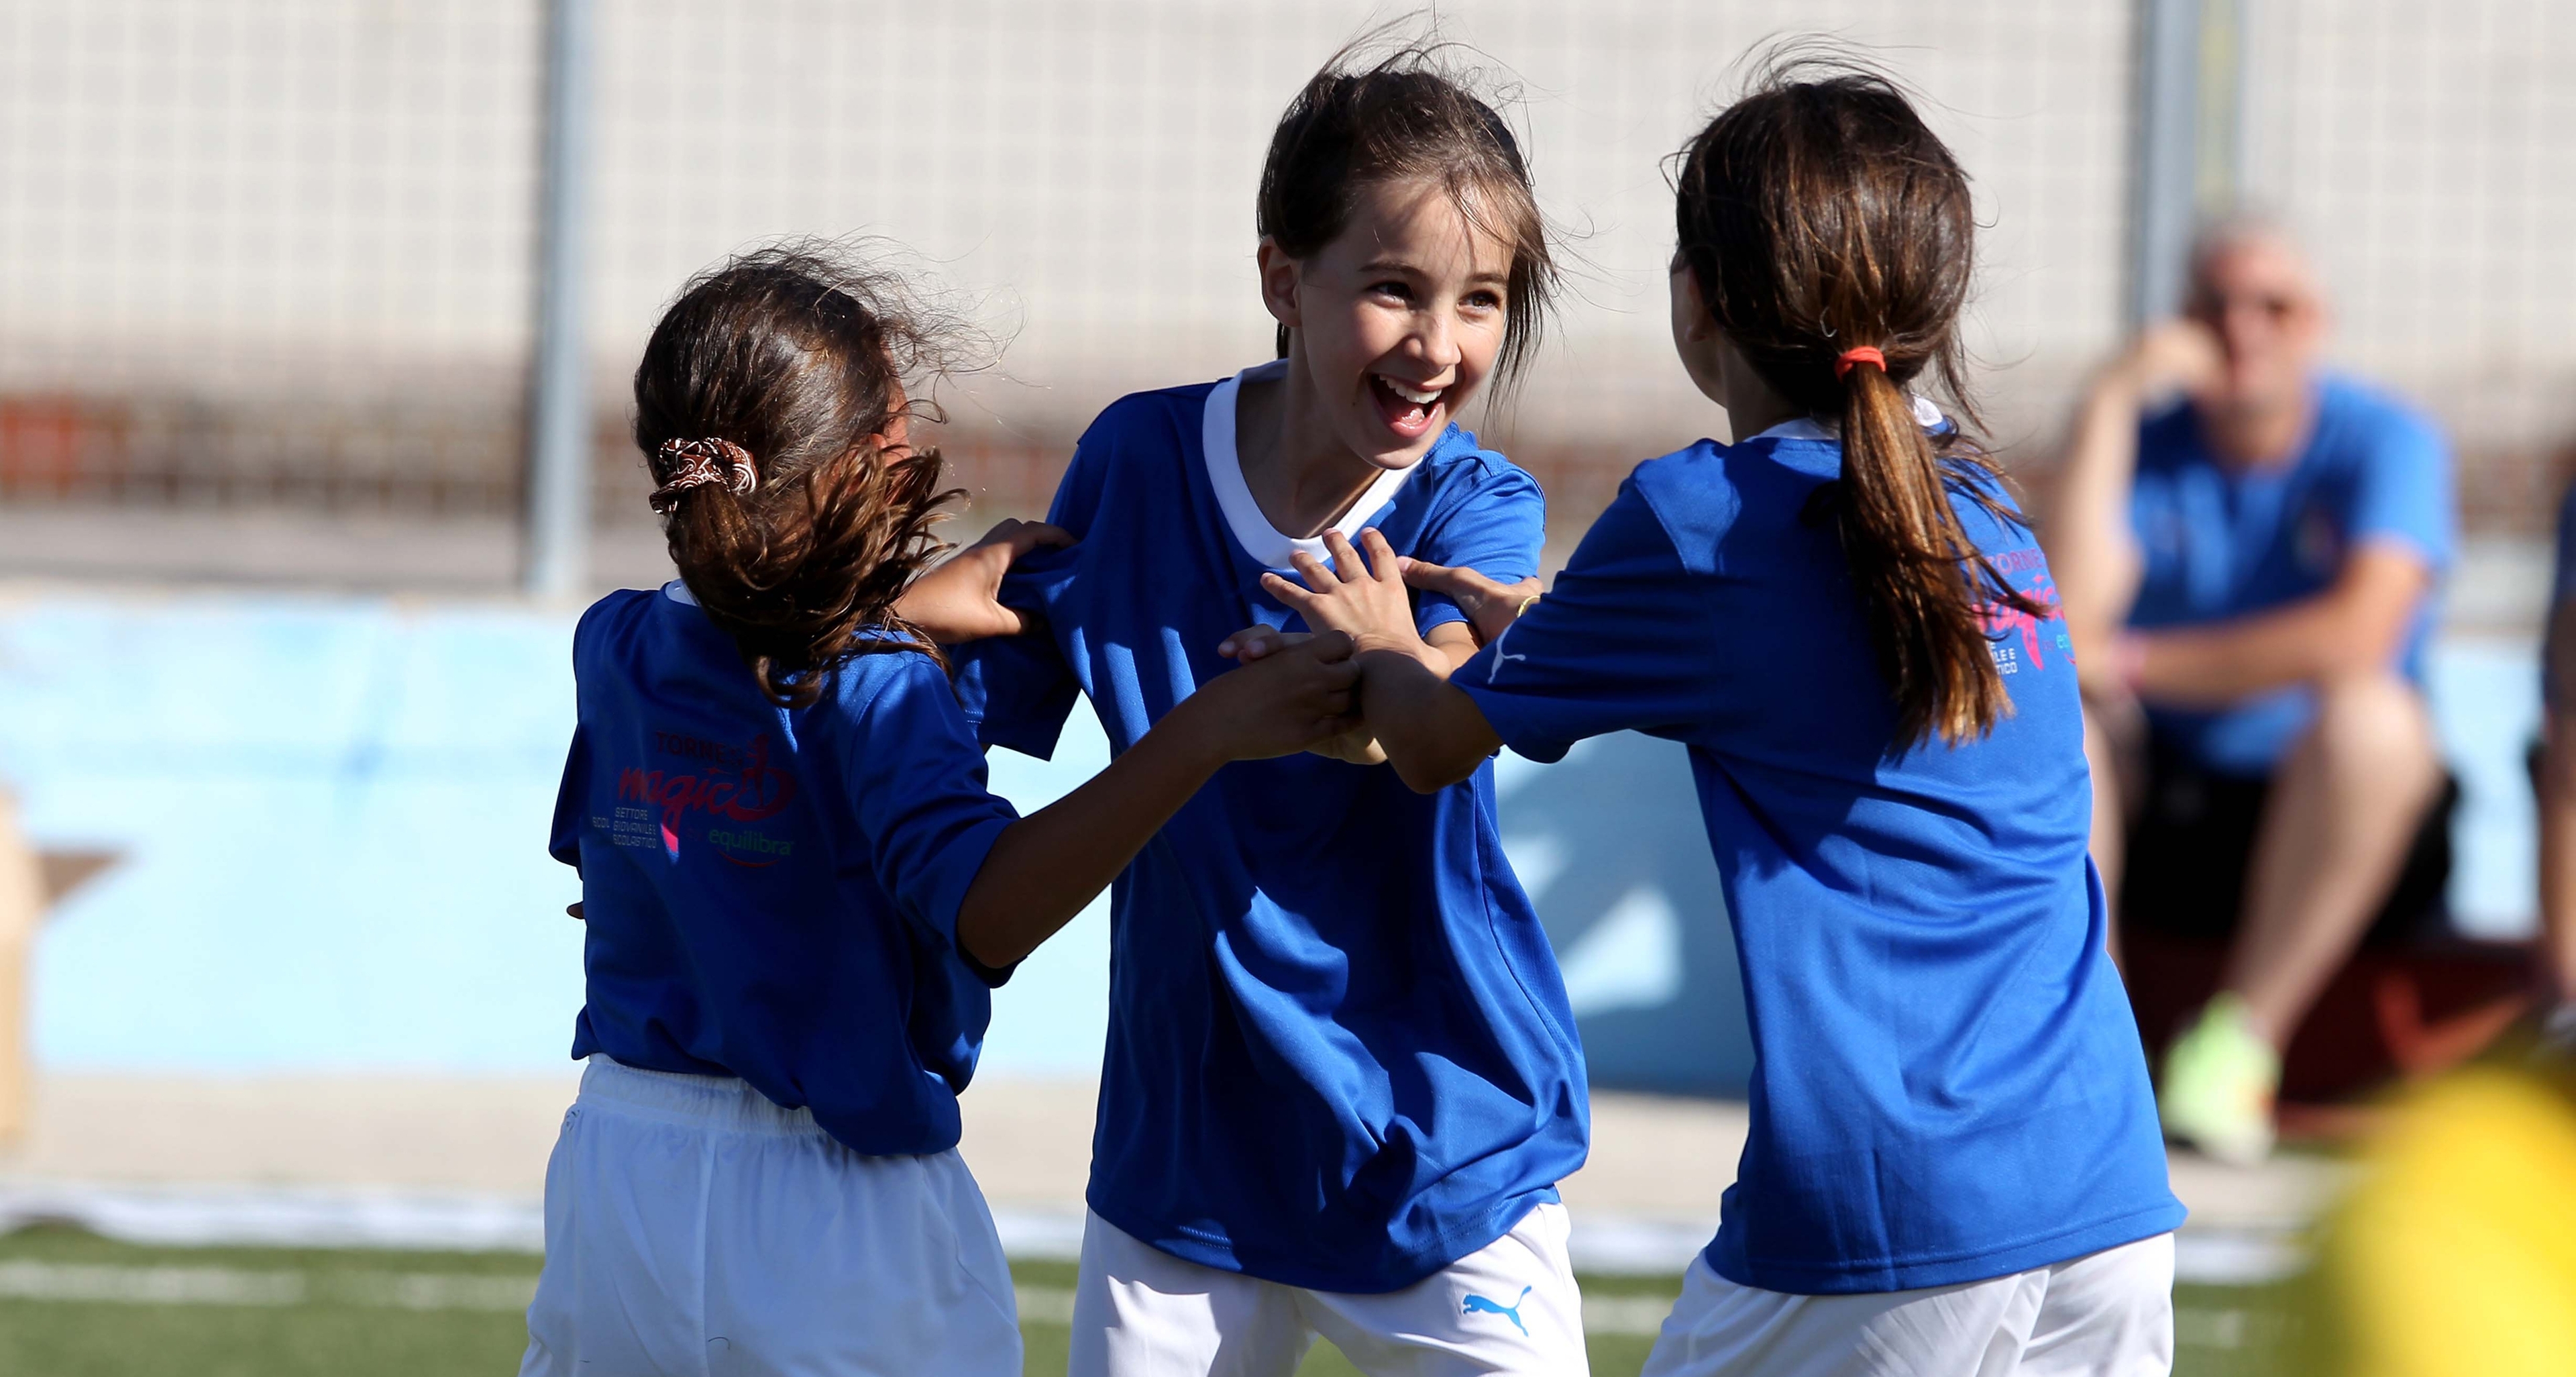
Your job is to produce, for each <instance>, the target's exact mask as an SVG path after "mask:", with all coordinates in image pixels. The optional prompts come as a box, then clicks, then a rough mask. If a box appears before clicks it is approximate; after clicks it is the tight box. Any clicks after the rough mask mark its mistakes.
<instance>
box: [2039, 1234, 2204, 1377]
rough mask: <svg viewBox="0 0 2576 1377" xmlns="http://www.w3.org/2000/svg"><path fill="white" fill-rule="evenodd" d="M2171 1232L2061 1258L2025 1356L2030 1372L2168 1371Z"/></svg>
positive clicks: (2050, 1375)
mask: <svg viewBox="0 0 2576 1377" xmlns="http://www.w3.org/2000/svg"><path fill="white" fill-rule="evenodd" d="M2173 1257H2174V1245H2173V1235H2172V1234H2158V1235H2156V1236H2155V1237H2154V1238H2149V1239H2141V1240H2139V1241H2138V1242H2136V1243H2129V1244H2123V1245H2122V1246H2120V1247H2117V1248H2106V1249H2104V1250H2102V1251H2101V1252H2098V1253H2093V1254H2090V1255H2088V1256H2085V1257H2080V1258H2077V1259H2075V1260H2074V1261H2073V1262H2061V1263H2059V1264H2058V1265H2056V1266H2054V1267H2051V1268H2049V1269H2048V1290H2047V1294H2046V1296H2045V1297H2044V1298H2043V1299H2042V1300H2041V1302H2040V1307H2039V1318H2038V1320H2037V1321H2036V1322H2035V1323H2034V1324H2033V1325H2032V1327H2031V1335H2030V1344H2029V1346H2028V1347H2027V1348H2026V1349H2025V1350H2024V1351H2023V1354H2022V1371H2023V1372H2024V1373H2025V1374H2027V1375H2028V1377H2057V1374H2066V1377H2075V1375H2076V1374H2088V1375H2089V1374H2101V1375H2102V1377H2164V1374H2165V1373H2168V1372H2171V1371H2173V1354H2174V1340H2173Z"/></svg>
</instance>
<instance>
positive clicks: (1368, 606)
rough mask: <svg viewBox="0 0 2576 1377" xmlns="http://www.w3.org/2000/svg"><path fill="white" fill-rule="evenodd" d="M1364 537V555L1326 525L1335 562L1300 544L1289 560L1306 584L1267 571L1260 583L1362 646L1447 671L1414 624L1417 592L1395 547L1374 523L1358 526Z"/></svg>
mask: <svg viewBox="0 0 2576 1377" xmlns="http://www.w3.org/2000/svg"><path fill="white" fill-rule="evenodd" d="M1360 543H1361V544H1362V545H1364V546H1366V547H1368V558H1367V559H1366V560H1365V561H1363V560H1362V559H1361V558H1360V552H1359V551H1357V550H1354V549H1352V548H1351V543H1350V542H1349V541H1347V540H1345V539H1343V538H1342V533H1341V532H1339V531H1327V532H1325V533H1324V548H1325V549H1326V550H1327V551H1329V552H1330V553H1331V554H1332V556H1333V567H1332V568H1326V567H1325V566H1324V562H1323V561H1321V560H1319V559H1317V558H1315V557H1314V556H1313V555H1310V554H1307V553H1305V552H1304V551H1302V550H1301V551H1299V552H1297V553H1296V554H1295V555H1293V556H1291V557H1290V559H1289V562H1290V563H1291V564H1293V565H1295V566H1296V569H1297V574H1298V576H1299V577H1300V578H1303V579H1304V580H1305V581H1306V586H1305V587H1303V588H1300V587H1298V586H1297V585H1296V584H1293V583H1290V582H1289V581H1288V580H1286V579H1283V578H1281V577H1279V576H1278V575H1277V574H1263V575H1262V576H1261V587H1262V589H1263V591H1265V592H1267V593H1269V594H1270V596H1272V597H1274V598H1277V599H1278V600H1279V601H1280V602H1282V603H1285V604H1286V605H1287V606H1288V607H1289V608H1290V609H1291V610H1292V611H1294V612H1296V613H1297V615H1299V616H1301V617H1304V618H1305V619H1306V624H1307V625H1308V626H1311V627H1314V628H1315V629H1316V630H1318V631H1339V632H1342V633H1344V634H1345V635H1348V636H1349V637H1350V638H1351V640H1352V641H1353V642H1354V643H1355V644H1356V645H1357V646H1358V648H1359V649H1360V650H1361V651H1363V652H1365V651H1371V650H1393V651H1397V652H1400V653H1402V654H1404V655H1408V656H1411V657H1412V658H1414V659H1417V660H1420V661H1422V662H1423V663H1424V664H1426V665H1430V666H1432V668H1433V669H1434V670H1435V671H1436V672H1438V673H1441V674H1447V673H1448V672H1449V662H1448V660H1447V658H1446V657H1444V656H1442V655H1441V654H1440V653H1439V652H1438V651H1435V650H1433V649H1432V648H1431V647H1429V646H1427V645H1425V644H1423V642H1422V636H1421V634H1420V633H1419V632H1417V631H1415V630H1414V629H1413V598H1412V595H1411V594H1409V593H1407V592H1406V591H1405V587H1404V575H1403V574H1401V573H1399V572H1398V571H1397V565H1396V553H1395V548H1394V547H1393V546H1391V545H1388V544H1387V543H1386V537H1385V536H1383V535H1380V534H1378V533H1377V531H1376V530H1375V529H1374V528H1371V529H1369V530H1365V531H1362V532H1360ZM1336 571H1338V572H1336Z"/></svg>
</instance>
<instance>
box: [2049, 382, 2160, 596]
mask: <svg viewBox="0 0 2576 1377" xmlns="http://www.w3.org/2000/svg"><path fill="white" fill-rule="evenodd" d="M2137 457H2138V398H2137V391H2136V389H2135V387H2134V386H2133V385H2131V384H2129V383H2127V382H2125V381H2122V380H2120V379H2117V378H2107V379H2105V380H2103V381H2101V382H2098V383H2096V384H2095V385H2094V387H2093V389H2092V390H2091V392H2089V393H2088V394H2087V395H2086V396H2085V399H2084V403H2083V405H2082V406H2081V407H2080V408H2078V409H2077V411H2076V416H2075V425H2074V431H2073V434H2072V435H2071V436H2070V437H2069V443H2068V446H2067V453H2066V459H2065V462H2064V463H2063V464H2061V465H2060V466H2059V468H2058V471H2057V474H2056V477H2055V480H2054V482H2053V483H2051V484H2050V485H2049V492H2050V500H2049V502H2048V503H2047V506H2046V508H2045V510H2044V512H2043V513H2042V519H2041V522H2040V524H2039V532H2038V534H2039V539H2040V547H2041V549H2042V550H2044V551H2045V552H2046V553H2047V555H2048V567H2049V573H2050V574H2051V576H2052V577H2054V578H2055V580H2056V582H2057V593H2058V599H2059V602H2060V604H2061V605H2062V607H2063V608H2064V610H2065V615H2066V621H2067V626H2068V629H2069V630H2070V631H2072V632H2073V633H2075V634H2076V635H2078V636H2081V637H2083V638H2084V639H2085V640H2086V641H2087V642H2088V643H2098V642H2099V641H2101V640H2102V639H2105V638H2107V637H2109V636H2110V635H2111V634H2112V633H2113V632H2115V631H2117V630H2118V629H2119V627H2120V624H2121V623H2122V622H2124V621H2126V620H2127V618H2128V615H2129V605H2130V603H2131V602H2133V601H2134V600H2135V599H2136V597H2137V592H2138V576H2139V568H2140V560H2139V556H2138V547H2137V539H2136V537H2135V536H2134V535H2133V534H2132V533H2131V532H2130V530H2129V492H2130V488H2131V487H2132V486H2133V484H2134V482H2135V480H2136V476H2137Z"/></svg>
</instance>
